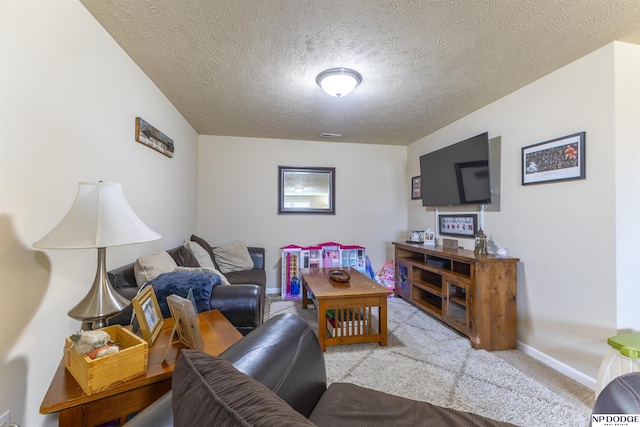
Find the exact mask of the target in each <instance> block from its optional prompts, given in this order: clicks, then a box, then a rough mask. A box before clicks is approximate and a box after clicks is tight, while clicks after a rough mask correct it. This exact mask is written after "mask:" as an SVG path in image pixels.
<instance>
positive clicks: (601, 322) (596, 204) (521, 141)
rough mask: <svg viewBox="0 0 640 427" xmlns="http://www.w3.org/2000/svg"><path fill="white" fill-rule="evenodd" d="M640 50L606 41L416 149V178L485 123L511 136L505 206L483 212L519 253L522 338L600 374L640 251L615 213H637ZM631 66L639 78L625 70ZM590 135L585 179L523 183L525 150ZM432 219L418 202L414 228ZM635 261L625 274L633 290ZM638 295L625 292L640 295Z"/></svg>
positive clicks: (499, 238)
mask: <svg viewBox="0 0 640 427" xmlns="http://www.w3.org/2000/svg"><path fill="white" fill-rule="evenodd" d="M639 49H640V47H639V46H633V45H623V44H620V43H615V44H610V45H608V46H605V47H603V48H601V49H599V50H597V51H595V52H593V53H592V54H590V55H587V56H586V57H584V58H582V59H580V60H578V61H575V62H574V63H572V64H569V65H568V66H566V67H564V68H562V69H560V70H558V71H556V72H554V73H551V74H549V75H547V76H546V77H544V78H541V79H540V80H538V81H536V82H534V83H532V84H530V85H528V86H526V87H524V88H522V89H520V90H518V91H516V92H514V93H512V94H510V95H508V96H506V97H504V98H502V99H500V100H498V101H496V102H494V103H492V104H491V105H489V106H487V107H484V108H482V109H480V110H478V111H476V112H474V113H472V114H470V115H469V116H467V117H465V118H463V119H461V120H459V121H457V122H455V123H453V124H451V125H449V126H447V127H445V128H443V129H441V130H439V131H438V132H435V133H433V134H431V135H429V136H427V137H425V138H423V139H421V140H420V141H417V142H416V143H414V144H412V145H410V146H409V150H408V162H409V165H408V168H409V175H419V164H418V158H419V156H420V155H422V154H424V153H426V152H429V151H432V150H434V149H436V148H439V147H441V146H443V145H448V144H451V143H454V142H456V141H459V140H461V139H464V138H466V137H469V136H473V135H476V134H478V133H480V132H482V131H489V136H490V137H497V136H500V137H501V140H502V156H501V157H502V170H501V175H502V180H501V181H502V186H501V207H500V211H499V212H488V213H486V214H485V232H486V233H487V234H488V235H492V236H493V238H494V240H495V242H496V244H497V245H498V246H505V247H508V248H509V254H510V255H511V256H514V257H519V258H520V260H521V266H520V268H519V278H518V338H519V340H520V342H521V343H522V344H524V347H526V348H530V349H532V350H533V352H534V353H537V354H539V355H544V357H547V358H549V359H548V360H547V361H549V360H553V361H555V362H558V363H559V364H560V365H562V364H564V365H566V366H567V367H568V369H569V370H571V369H574V370H576V371H577V374H578V375H581V374H584V375H585V376H587V377H590V378H595V377H596V376H597V371H598V367H599V363H600V362H601V360H602V357H603V355H604V353H605V352H606V351H607V349H608V347H607V344H606V340H607V338H608V337H609V336H612V335H615V334H616V333H617V327H618V325H617V317H618V316H619V310H620V308H621V307H620V306H618V299H619V298H620V299H624V298H625V297H624V296H622V297H620V296H618V295H617V289H619V287H617V281H619V280H622V277H621V276H620V275H619V274H618V273H619V272H617V261H616V255H618V257H624V258H625V259H628V258H630V257H631V256H633V255H634V252H637V251H633V247H632V242H633V243H635V244H636V245H637V242H638V234H637V231H635V230H634V231H632V232H631V235H630V236H631V238H629V237H627V238H626V239H625V242H624V244H618V242H617V241H616V233H618V235H620V234H623V233H624V232H623V231H622V229H621V228H620V227H623V225H622V224H618V223H617V222H616V218H618V219H621V218H623V217H625V214H623V211H624V209H625V208H626V206H630V207H632V212H634V213H635V214H636V215H635V217H634V218H635V219H636V220H637V217H638V216H637V212H638V200H639V198H638V196H639V194H638V191H639V188H640V187H639V186H638V171H637V167H634V166H633V165H634V164H636V165H637V162H638V160H639V159H638V149H637V135H638V129H637V127H638V123H639V122H640V121H639V120H638V119H637V118H638V112H639V111H640V109H639V108H638V95H639V92H640V91H639V90H638V81H637V75H638V73H637V69H638V56H637V55H638V51H639ZM630 63H631V64H634V65H633V66H634V67H635V70H636V72H635V74H633V73H632V72H628V73H625V72H623V71H621V70H620V69H619V67H626V66H628V65H629V64H630ZM631 71H634V70H631ZM620 74H624V75H625V78H624V81H623V82H622V83H624V84H623V86H620V85H618V83H619V82H621V80H622V79H616V76H618V75H620ZM632 76H635V77H632ZM625 91H626V93H625ZM629 91H632V92H629ZM623 94H624V95H623ZM620 96H626V97H629V100H626V101H625V100H622V99H620V98H619V97H620ZM634 96H635V98H634V99H635V100H634V101H630V99H631V98H633V97H634ZM622 117H624V119H625V120H622V119H621V118H622ZM634 120H635V121H634ZM619 121H624V123H619ZM580 131H586V158H587V160H586V176H587V179H586V180H580V181H571V182H561V183H549V184H540V185H532V186H522V185H521V174H520V165H521V160H520V159H521V148H522V147H524V146H528V145H531V144H535V143H538V142H542V141H546V140H549V139H553V138H557V137H560V136H563V135H568V134H572V133H575V132H580ZM622 131H624V135H621V133H620V132H622ZM634 144H635V145H634ZM623 150H624V151H623ZM629 155H631V156H630V157H626V156H629ZM617 161H618V164H616V162H617ZM620 182H624V183H625V184H624V187H625V189H624V193H625V194H628V195H629V196H630V197H629V198H626V199H624V200H623V198H622V197H618V198H616V190H617V188H618V187H617V183H620ZM629 199H633V200H629ZM434 216H435V215H434V213H433V211H432V210H431V211H428V210H426V209H424V208H420V207H419V206H412V207H411V208H410V210H409V224H410V225H411V226H413V225H412V224H415V225H416V226H417V225H418V224H423V223H424V224H428V225H431V226H434V225H435V218H434ZM628 228H629V226H628V224H627V225H625V226H624V230H628ZM625 232H626V231H625ZM467 244H469V245H471V244H472V243H471V242H470V241H469V242H467ZM616 251H618V254H617V252H616ZM636 264H637V263H636ZM629 269H630V268H627V271H626V272H625V276H626V277H625V278H624V280H625V281H626V282H627V285H625V287H626V288H627V289H628V288H630V287H631V286H630V283H629V282H630V278H631V276H630V271H628V270H629ZM636 277H637V274H636ZM635 282H636V287H637V280H636V281H635ZM637 293H638V291H634V293H633V294H632V295H629V294H627V295H626V297H627V298H628V297H635V299H634V300H635V301H637V300H638V299H637ZM634 313H635V312H634ZM634 316H636V317H635V320H636V323H635V324H634V327H635V329H636V330H637V329H638V328H639V326H640V325H638V323H637V315H636V314H634ZM628 326H630V325H627V327H628Z"/></svg>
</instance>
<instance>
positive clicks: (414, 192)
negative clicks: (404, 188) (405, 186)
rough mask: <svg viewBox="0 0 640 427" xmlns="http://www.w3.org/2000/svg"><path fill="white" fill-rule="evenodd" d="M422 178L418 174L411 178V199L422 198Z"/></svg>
mask: <svg viewBox="0 0 640 427" xmlns="http://www.w3.org/2000/svg"><path fill="white" fill-rule="evenodd" d="M421 185H422V180H421V179H420V177H419V176H414V177H413V178H411V200H419V199H421V198H422V187H421Z"/></svg>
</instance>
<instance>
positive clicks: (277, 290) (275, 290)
mask: <svg viewBox="0 0 640 427" xmlns="http://www.w3.org/2000/svg"><path fill="white" fill-rule="evenodd" d="M265 293H267V294H269V295H271V294H279V293H280V288H266V289H265Z"/></svg>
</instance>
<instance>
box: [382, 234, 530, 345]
mask: <svg viewBox="0 0 640 427" xmlns="http://www.w3.org/2000/svg"><path fill="white" fill-rule="evenodd" d="M394 245H395V260H396V267H395V269H396V271H395V282H396V287H395V292H396V295H397V296H399V297H402V298H405V299H407V300H408V301H410V302H411V303H413V304H415V305H416V306H418V307H420V308H421V309H422V310H424V311H426V312H427V313H429V314H431V315H432V316H434V317H436V318H437V319H439V320H441V321H442V322H444V323H446V324H447V325H449V326H451V327H452V328H454V329H456V330H457V331H458V332H460V333H462V334H464V335H466V336H468V337H469V339H470V340H471V345H472V346H473V348H476V349H483V350H489V351H493V350H512V349H515V348H516V346H517V340H518V327H517V303H516V271H517V263H518V261H519V259H518V258H497V257H495V256H493V255H476V254H475V253H473V251H469V250H464V249H446V248H443V247H442V246H435V247H433V246H431V247H429V246H424V245H421V244H417V243H416V244H414V243H399V242H394Z"/></svg>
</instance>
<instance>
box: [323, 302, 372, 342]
mask: <svg viewBox="0 0 640 427" xmlns="http://www.w3.org/2000/svg"><path fill="white" fill-rule="evenodd" d="M338 313H339V314H338V316H336V312H335V310H327V332H329V335H330V336H332V337H340V336H342V335H343V333H344V335H345V336H352V335H363V334H364V333H365V327H366V325H367V319H366V318H365V316H364V315H363V313H362V312H361V311H360V310H353V309H349V310H340V311H338ZM336 317H337V318H336ZM343 319H344V320H343Z"/></svg>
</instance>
